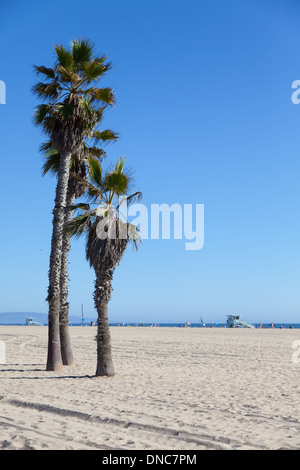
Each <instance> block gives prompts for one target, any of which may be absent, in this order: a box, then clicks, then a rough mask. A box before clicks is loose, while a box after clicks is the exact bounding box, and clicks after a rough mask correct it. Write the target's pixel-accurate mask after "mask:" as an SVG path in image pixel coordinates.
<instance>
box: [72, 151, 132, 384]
mask: <svg viewBox="0 0 300 470" xmlns="http://www.w3.org/2000/svg"><path fill="white" fill-rule="evenodd" d="M88 163H89V171H88V182H87V183H86V186H87V197H88V198H89V203H88V204H86V203H80V204H77V205H75V206H73V207H72V210H77V211H79V212H80V213H79V215H77V217H75V218H74V219H73V220H72V222H70V223H69V224H68V226H67V228H66V230H67V232H69V233H71V235H73V236H77V237H78V236H80V235H82V234H84V233H85V234H86V235H87V243H86V257H87V260H88V261H89V263H90V266H91V267H93V268H94V270H95V274H96V280H95V291H94V302H95V307H96V310H97V313H98V332H97V336H96V341H97V369H96V376H103V375H106V376H112V375H114V374H115V370H114V365H113V360H112V351H111V337H110V331H109V318H108V303H109V300H110V297H111V291H112V285H111V283H112V279H113V273H114V270H115V268H116V266H117V265H118V264H119V263H120V261H121V258H122V256H123V254H124V252H125V250H126V248H127V246H128V243H129V242H130V241H132V242H133V243H134V245H135V247H136V248H137V247H138V241H139V235H138V231H137V227H135V226H134V225H132V224H129V223H128V222H127V221H122V220H121V218H122V214H121V212H120V208H121V206H122V202H123V201H124V200H125V199H126V202H127V205H128V204H131V203H133V202H134V201H135V200H137V199H140V197H141V193H140V192H135V193H133V194H131V195H130V196H128V193H129V190H130V185H131V182H132V175H131V174H130V172H127V173H126V172H124V163H125V159H119V160H118V162H117V164H116V166H115V168H114V169H113V170H112V171H110V172H107V173H106V174H104V175H102V168H101V165H100V162H99V160H97V159H96V158H94V157H91V158H90V159H89V162H88ZM91 206H94V207H91Z"/></svg>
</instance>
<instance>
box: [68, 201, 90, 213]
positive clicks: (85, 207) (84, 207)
mask: <svg viewBox="0 0 300 470" xmlns="http://www.w3.org/2000/svg"><path fill="white" fill-rule="evenodd" d="M78 209H81V210H83V211H89V210H90V205H89V204H86V203H83V202H80V203H79V204H75V205H74V206H69V207H67V210H68V211H77V210H78Z"/></svg>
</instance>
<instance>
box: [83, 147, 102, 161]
mask: <svg viewBox="0 0 300 470" xmlns="http://www.w3.org/2000/svg"><path fill="white" fill-rule="evenodd" d="M85 153H86V154H87V155H88V156H89V157H96V158H97V159H98V160H99V159H100V158H101V157H102V158H103V157H106V152H105V151H104V150H103V149H100V148H99V147H87V146H85Z"/></svg>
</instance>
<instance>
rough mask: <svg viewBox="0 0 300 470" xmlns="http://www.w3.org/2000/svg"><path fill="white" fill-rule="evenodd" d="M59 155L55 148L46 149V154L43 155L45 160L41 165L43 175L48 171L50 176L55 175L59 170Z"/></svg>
mask: <svg viewBox="0 0 300 470" xmlns="http://www.w3.org/2000/svg"><path fill="white" fill-rule="evenodd" d="M59 162H60V156H59V153H58V152H56V150H53V153H51V151H48V155H47V154H46V156H45V162H44V164H43V166H42V175H43V176H45V175H46V174H47V173H50V174H51V175H52V176H56V175H57V173H58V170H59Z"/></svg>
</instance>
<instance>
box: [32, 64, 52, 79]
mask: <svg viewBox="0 0 300 470" xmlns="http://www.w3.org/2000/svg"><path fill="white" fill-rule="evenodd" d="M33 68H34V70H35V72H36V74H37V75H43V76H46V77H47V78H51V79H54V78H55V71H54V69H51V68H50V67H45V66H44V65H41V66H37V65H34V66H33Z"/></svg>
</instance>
